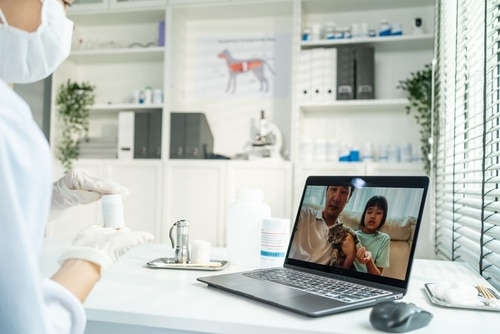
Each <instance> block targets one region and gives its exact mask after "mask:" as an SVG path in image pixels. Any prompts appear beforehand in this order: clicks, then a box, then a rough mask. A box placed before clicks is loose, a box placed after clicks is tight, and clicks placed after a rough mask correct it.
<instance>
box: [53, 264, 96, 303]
mask: <svg viewBox="0 0 500 334" xmlns="http://www.w3.org/2000/svg"><path fill="white" fill-rule="evenodd" d="M100 276H101V267H100V266H99V265H97V264H95V263H92V262H89V261H86V260H80V259H68V260H66V261H64V263H63V264H62V266H61V267H60V268H59V270H58V271H57V272H56V273H55V274H54V275H53V276H52V277H51V279H52V280H53V281H55V282H57V283H59V284H61V285H62V286H63V287H65V288H66V289H68V291H70V292H71V293H72V294H73V295H75V297H76V298H78V299H79V300H80V301H81V302H82V303H83V302H84V301H85V299H86V298H87V296H88V295H89V293H90V291H92V289H93V287H94V285H95V284H96V283H97V281H99V278H100Z"/></svg>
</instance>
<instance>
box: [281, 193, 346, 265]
mask: <svg viewBox="0 0 500 334" xmlns="http://www.w3.org/2000/svg"><path fill="white" fill-rule="evenodd" d="M352 191H353V189H352V187H348V186H328V187H327V190H326V201H325V206H324V208H323V209H318V210H316V209H314V208H311V207H308V206H302V208H301V210H300V215H299V221H298V224H297V227H296V231H295V235H294V239H293V241H292V246H291V249H290V257H291V258H294V259H297V260H302V261H307V262H314V263H319V264H325V265H329V264H330V259H331V257H332V246H331V245H330V243H329V242H328V231H329V230H330V228H332V227H333V226H334V225H335V224H341V223H342V222H340V221H339V216H340V213H341V212H342V210H344V207H345V206H346V204H347V202H348V201H349V199H350V198H351V195H352ZM342 251H343V252H344V253H345V255H346V259H345V261H344V265H343V268H344V269H349V268H351V265H352V264H353V262H354V260H355V259H356V246H355V244H354V239H353V237H352V236H351V235H349V234H347V236H346V238H345V239H344V241H343V243H342Z"/></svg>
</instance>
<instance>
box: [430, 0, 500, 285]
mask: <svg viewBox="0 0 500 334" xmlns="http://www.w3.org/2000/svg"><path fill="white" fill-rule="evenodd" d="M499 7H500V0H485V1H478V0H447V1H437V2H436V10H437V12H436V17H437V19H436V27H437V29H436V42H437V46H436V54H435V62H436V66H435V74H434V76H435V81H434V85H435V90H434V91H435V96H434V99H435V103H434V112H435V113H437V115H439V117H438V119H439V122H437V126H439V136H438V138H435V139H434V145H433V149H434V151H433V158H434V159H435V163H434V170H433V175H432V176H433V180H434V197H435V207H434V210H433V213H434V217H435V222H436V225H435V238H436V240H435V241H436V248H435V251H436V256H437V257H438V258H441V259H447V260H453V261H455V260H456V261H465V262H468V263H469V264H471V265H472V266H473V268H475V269H476V270H477V271H478V272H479V273H480V274H481V275H482V276H483V277H485V278H486V279H487V280H489V282H490V283H491V284H492V285H494V286H495V287H496V288H500V255H499V254H500V214H499V211H500V202H499V201H498V199H499V197H500V188H499V183H500V95H499V94H500V84H499V80H500V48H499V43H500V20H499V17H500V11H499Z"/></svg>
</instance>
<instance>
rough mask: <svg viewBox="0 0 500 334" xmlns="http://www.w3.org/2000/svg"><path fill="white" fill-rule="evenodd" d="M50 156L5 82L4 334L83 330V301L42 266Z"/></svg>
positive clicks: (0, 133)
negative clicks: (43, 272)
mask: <svg viewBox="0 0 500 334" xmlns="http://www.w3.org/2000/svg"><path fill="white" fill-rule="evenodd" d="M51 194H52V182H51V154H50V149H49V146H48V143H47V140H46V139H45V137H44V136H43V134H42V132H41V131H40V129H39V127H38V126H37V124H36V123H35V122H34V120H33V116H32V114H31V111H30V108H29V106H28V105H27V104H26V103H25V102H24V101H23V100H22V99H21V98H20V97H19V96H18V95H17V94H16V93H15V92H14V91H13V90H12V89H11V88H10V87H9V86H8V85H7V84H6V83H4V82H3V81H2V80H0V333H6V334H7V333H8V334H17V333H20V334H31V333H36V334H43V333H83V331H84V329H85V321H86V318H85V312H84V309H83V306H82V304H81V303H80V301H79V300H78V299H77V298H76V297H75V296H74V295H73V294H71V293H70V292H69V291H68V290H66V289H65V288H64V287H62V286H61V285H59V284H58V283H56V282H54V281H52V280H49V279H43V278H42V277H41V275H40V271H39V266H38V254H39V252H40V249H41V247H42V242H43V238H44V231H45V226H46V223H47V220H48V216H49V209H50V201H51Z"/></svg>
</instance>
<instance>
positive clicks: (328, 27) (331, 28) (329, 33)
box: [323, 22, 335, 39]
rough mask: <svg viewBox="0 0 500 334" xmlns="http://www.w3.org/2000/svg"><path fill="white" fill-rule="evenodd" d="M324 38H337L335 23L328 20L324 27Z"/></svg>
mask: <svg viewBox="0 0 500 334" xmlns="http://www.w3.org/2000/svg"><path fill="white" fill-rule="evenodd" d="M323 38H324V39H334V38H335V23H334V22H327V23H326V24H325V28H324V29H323Z"/></svg>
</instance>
